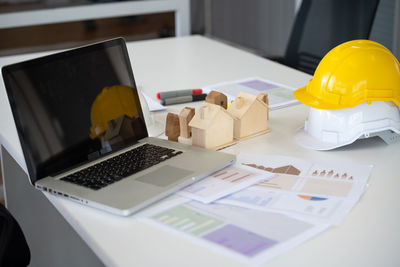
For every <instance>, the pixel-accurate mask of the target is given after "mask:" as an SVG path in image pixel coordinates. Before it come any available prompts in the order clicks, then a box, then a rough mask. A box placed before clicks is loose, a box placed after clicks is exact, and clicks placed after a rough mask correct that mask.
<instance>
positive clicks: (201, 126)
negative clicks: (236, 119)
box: [189, 103, 235, 150]
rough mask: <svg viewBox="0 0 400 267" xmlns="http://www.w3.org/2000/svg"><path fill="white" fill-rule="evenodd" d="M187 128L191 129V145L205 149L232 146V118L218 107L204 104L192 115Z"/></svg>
mask: <svg viewBox="0 0 400 267" xmlns="http://www.w3.org/2000/svg"><path fill="white" fill-rule="evenodd" d="M189 126H190V127H192V144H193V145H194V146H199V147H203V148H207V149H213V150H217V149H219V148H222V147H225V146H228V145H231V144H234V143H235V141H234V138H233V118H232V116H231V115H229V113H228V112H227V110H226V109H224V108H223V107H221V106H220V105H215V104H210V103H204V104H203V106H201V107H200V108H199V110H198V111H197V112H196V114H195V115H194V117H193V119H192V120H191V121H190V123H189Z"/></svg>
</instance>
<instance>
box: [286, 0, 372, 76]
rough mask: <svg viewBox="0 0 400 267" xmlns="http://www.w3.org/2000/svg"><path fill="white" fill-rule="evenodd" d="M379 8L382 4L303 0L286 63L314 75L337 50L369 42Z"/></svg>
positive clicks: (361, 0)
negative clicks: (359, 41)
mask: <svg viewBox="0 0 400 267" xmlns="http://www.w3.org/2000/svg"><path fill="white" fill-rule="evenodd" d="M378 4H379V0H303V1H302V3H301V6H300V9H299V11H298V13H297V16H296V19H295V23H294V25H293V28H292V33H291V36H290V38H289V42H288V46H287V49H286V53H285V56H284V59H283V63H284V64H285V65H288V66H291V67H293V68H296V69H299V70H301V71H304V72H307V73H309V74H313V73H314V71H315V69H316V68H317V66H318V63H319V62H320V61H321V59H322V58H323V57H324V55H325V54H326V53H327V52H329V50H331V49H332V48H334V47H335V46H337V45H339V44H341V43H343V42H346V41H350V40H354V39H368V38H369V36H370V32H371V28H372V24H373V21H374V18H375V13H376V9H377V7H378Z"/></svg>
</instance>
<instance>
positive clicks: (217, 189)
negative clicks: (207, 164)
mask: <svg viewBox="0 0 400 267" xmlns="http://www.w3.org/2000/svg"><path fill="white" fill-rule="evenodd" d="M249 169H250V168H249ZM269 177H272V174H267V173H266V174H265V175H263V174H259V173H256V172H252V171H249V170H247V169H245V168H242V167H241V168H239V167H237V166H230V167H227V168H225V169H223V170H221V171H218V172H216V173H214V174H212V175H210V176H208V177H206V178H205V179H203V180H201V181H200V182H198V183H195V184H193V185H190V186H188V187H186V188H185V189H183V190H182V191H180V192H179V194H180V195H181V196H184V197H188V198H191V199H194V200H197V201H201V202H203V203H210V202H212V201H214V200H216V199H218V198H221V197H223V196H226V195H228V194H231V193H234V192H237V191H239V190H241V189H243V188H246V187H248V186H251V185H253V184H256V183H259V182H261V181H264V180H265V179H267V178H269Z"/></svg>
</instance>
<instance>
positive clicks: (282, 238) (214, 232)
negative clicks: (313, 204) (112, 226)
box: [137, 199, 329, 266]
mask: <svg viewBox="0 0 400 267" xmlns="http://www.w3.org/2000/svg"><path fill="white" fill-rule="evenodd" d="M137 218H138V219H139V220H141V221H143V222H146V223H148V224H151V225H154V226H157V227H160V228H161V229H164V230H166V231H168V232H170V233H172V234H176V235H179V236H182V237H184V238H188V239H189V240H191V241H192V242H194V243H196V244H199V245H201V246H204V247H206V248H208V249H212V250H214V251H217V252H219V253H222V254H224V255H226V256H229V257H232V258H234V259H237V260H239V261H242V262H243V263H245V264H248V265H252V266H255V265H261V264H263V263H265V262H267V261H268V260H271V259H273V258H274V257H276V256H278V255H280V254H282V253H284V252H286V251H288V250H290V249H292V248H294V247H296V246H298V245H299V244H301V243H302V242H305V241H306V240H308V239H310V238H312V237H314V236H315V235H317V234H318V233H321V232H322V231H324V230H325V229H327V228H328V227H329V226H328V225H325V224H320V225H316V224H312V223H309V222H304V221H301V220H297V219H294V218H291V217H288V216H285V215H281V214H277V213H269V212H261V211H257V210H251V209H244V208H240V207H234V206H229V205H222V204H208V205H206V204H202V203H200V202H196V201H190V202H187V201H184V200H179V199H178V200H175V201H166V202H164V203H162V204H160V205H157V206H155V207H153V208H151V209H148V210H146V211H145V212H142V213H141V214H140V216H138V217H137Z"/></svg>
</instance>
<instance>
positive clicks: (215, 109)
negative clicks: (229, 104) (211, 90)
mask: <svg viewBox="0 0 400 267" xmlns="http://www.w3.org/2000/svg"><path fill="white" fill-rule="evenodd" d="M202 109H203V118H201V113H202ZM220 113H223V114H225V115H226V116H228V117H229V118H232V116H231V115H229V113H228V112H227V111H226V109H224V108H223V107H221V106H220V105H215V104H210V103H204V104H203V105H202V106H201V107H200V109H199V111H198V112H196V114H195V115H194V117H193V119H192V120H191V121H190V123H189V126H190V127H195V128H199V129H207V128H208V127H210V126H211V124H212V123H213V122H214V119H215V118H216V117H217V115H218V114H220Z"/></svg>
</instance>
